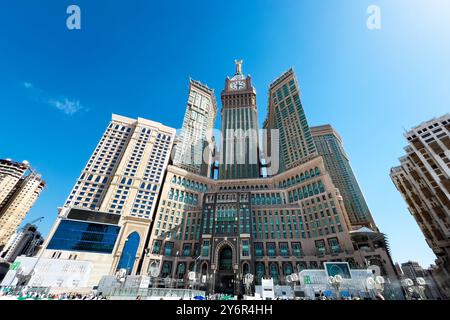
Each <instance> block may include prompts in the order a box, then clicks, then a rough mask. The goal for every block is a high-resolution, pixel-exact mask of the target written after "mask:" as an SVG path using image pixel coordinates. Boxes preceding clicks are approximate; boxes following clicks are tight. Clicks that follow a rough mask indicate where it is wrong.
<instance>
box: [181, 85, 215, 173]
mask: <svg viewBox="0 0 450 320" xmlns="http://www.w3.org/2000/svg"><path fill="white" fill-rule="evenodd" d="M216 114H217V106H216V97H215V95H214V90H211V89H210V88H208V87H207V86H206V85H204V84H202V83H200V82H199V81H195V80H192V79H191V80H190V81H189V96H188V102H187V106H186V113H185V115H184V120H183V127H182V129H181V134H180V136H179V137H178V143H177V145H176V147H175V159H174V164H175V165H177V166H179V167H180V168H185V169H186V170H188V171H191V172H193V173H198V174H202V175H204V176H207V177H212V174H213V169H214V166H213V165H214V163H213V157H214V151H215V150H214V147H213V143H214V142H213V135H212V130H213V128H214V121H215V119H216Z"/></svg>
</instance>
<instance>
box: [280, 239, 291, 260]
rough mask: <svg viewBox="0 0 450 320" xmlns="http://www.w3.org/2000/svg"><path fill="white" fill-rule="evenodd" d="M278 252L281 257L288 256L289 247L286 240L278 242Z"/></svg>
mask: <svg viewBox="0 0 450 320" xmlns="http://www.w3.org/2000/svg"><path fill="white" fill-rule="evenodd" d="M280 254H281V256H283V257H288V256H289V247H288V244H287V243H286V242H281V243H280Z"/></svg>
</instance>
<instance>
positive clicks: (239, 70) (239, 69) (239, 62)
mask: <svg viewBox="0 0 450 320" xmlns="http://www.w3.org/2000/svg"><path fill="white" fill-rule="evenodd" d="M234 63H235V64H236V74H242V64H243V63H244V61H243V60H242V59H241V60H234Z"/></svg>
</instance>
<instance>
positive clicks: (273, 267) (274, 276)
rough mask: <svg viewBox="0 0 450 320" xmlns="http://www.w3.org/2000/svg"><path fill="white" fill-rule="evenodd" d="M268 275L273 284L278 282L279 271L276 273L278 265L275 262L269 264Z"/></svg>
mask: <svg viewBox="0 0 450 320" xmlns="http://www.w3.org/2000/svg"><path fill="white" fill-rule="evenodd" d="M270 276H271V277H272V279H273V284H278V282H279V273H278V266H277V264H276V263H271V264H270Z"/></svg>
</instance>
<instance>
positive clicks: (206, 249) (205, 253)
mask: <svg viewBox="0 0 450 320" xmlns="http://www.w3.org/2000/svg"><path fill="white" fill-rule="evenodd" d="M202 256H203V257H208V256H209V241H206V240H205V241H203V246H202Z"/></svg>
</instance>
